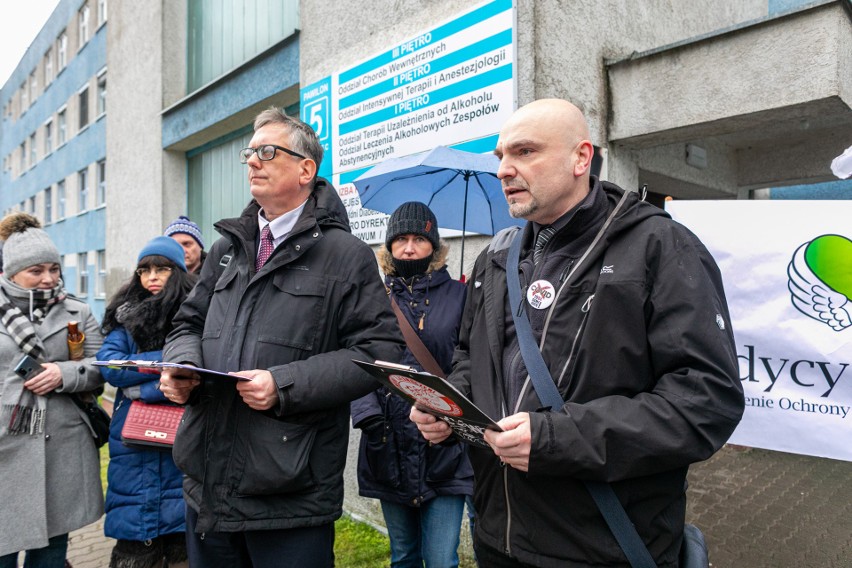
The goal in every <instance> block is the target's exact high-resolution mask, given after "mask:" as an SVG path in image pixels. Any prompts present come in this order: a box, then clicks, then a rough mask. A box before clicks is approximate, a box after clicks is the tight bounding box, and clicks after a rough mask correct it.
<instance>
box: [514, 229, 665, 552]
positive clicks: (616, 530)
mask: <svg viewBox="0 0 852 568" xmlns="http://www.w3.org/2000/svg"><path fill="white" fill-rule="evenodd" d="M522 235H523V231H518V233H517V234H516V235H515V239H514V240H513V241H512V244H511V246H510V247H509V257H508V260H507V262H506V283H507V285H508V288H509V308H510V309H511V310H512V319H513V320H514V322H515V333H516V335H517V336H518V344H519V346H520V348H521V356H522V357H523V359H524V363H525V364H526V366H527V372H528V373H529V375H530V379H531V380H532V384H533V387H534V388H535V392H536V394H537V395H538V398H539V400H540V401H541V402H542V404H544V405H545V406H549V407H550V409H551V410H552V411H554V412H556V411H559V410H560V409H561V408H562V406H563V405H564V404H565V401H564V400H562V396H561V395H560V394H559V390H558V389H557V388H556V385H555V384H554V382H553V378H552V377H551V376H550V371H549V370H548V369H547V365H546V364H545V362H544V359H543V358H542V356H541V351H539V349H538V346H536V344H535V336H533V332H532V326H530V321H529V319H527V313H526V310H524V306H523V304H522V299H521V282H520V278H519V277H518V263H519V261H520V255H521V239H522V238H523V237H522ZM583 483H584V484H585V485H586V489H587V490H588V491H589V493H590V494H591V496H592V499H594V501H595V504H596V505H597V506H598V509H600V511H601V514H602V515H603V518H604V520H605V521H606V524H607V526H609V530H610V531H612V534H613V535H614V536H615V539H616V540H617V541H618V544H619V546H621V549H622V550H623V551H624V554H625V556H627V559H628V561H629V562H630V565H631V566H632V567H633V568H656V567H657V565H656V563H655V562H654V559H653V557H651V553H650V552H648V548H647V547H646V546H645V543H643V542H642V539H641V537H640V536H639V533H638V532H636V527H634V526H633V523H632V522H630V518H629V517H628V516H627V512H626V511H625V510H624V507H623V506H622V505H621V503H620V502H619V500H618V497H617V496H616V495H615V491H613V490H612V486H611V485H610V484H609V483H603V482H600V481H584V482H583Z"/></svg>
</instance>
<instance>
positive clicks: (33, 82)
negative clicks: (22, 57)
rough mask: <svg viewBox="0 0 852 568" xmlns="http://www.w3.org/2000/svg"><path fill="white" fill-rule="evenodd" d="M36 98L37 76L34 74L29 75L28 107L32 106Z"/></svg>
mask: <svg viewBox="0 0 852 568" xmlns="http://www.w3.org/2000/svg"><path fill="white" fill-rule="evenodd" d="M37 98H38V76H37V75H36V72H35V71H33V72H32V73H30V106H32V105H33V104H34V103H35V101H36V99H37Z"/></svg>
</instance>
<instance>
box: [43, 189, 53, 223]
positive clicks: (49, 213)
mask: <svg viewBox="0 0 852 568" xmlns="http://www.w3.org/2000/svg"><path fill="white" fill-rule="evenodd" d="M44 223H45V224H50V223H53V187H51V186H47V187H46V188H44Z"/></svg>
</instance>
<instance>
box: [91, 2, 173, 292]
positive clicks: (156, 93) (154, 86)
mask: <svg viewBox="0 0 852 568" xmlns="http://www.w3.org/2000/svg"><path fill="white" fill-rule="evenodd" d="M164 41H165V38H164V37H163V3H162V2H159V1H152V2H112V3H110V5H109V26H108V29H107V46H108V47H107V68H108V69H115V70H118V69H120V70H121V71H120V72H118V71H116V72H115V73H110V74H109V103H108V105H109V112H108V117H107V125H106V155H107V168H108V174H107V179H108V180H109V182H108V184H107V208H108V214H107V221H106V234H107V246H106V250H107V295H108V296H109V295H111V294H112V293H113V292H115V290H116V289H117V288H118V286H120V285H121V283H123V282H124V281H125V280H126V279H127V278H128V277H129V276H130V273H131V270H132V269H133V268H134V267H135V263H136V256H137V254H138V252H139V249H140V248H141V247H142V246H143V245H144V244H145V242H147V241H148V240H149V239H150V238H152V237H154V236H156V235H159V234H161V233H162V230H163V211H164V208H165V206H166V203H167V202H168V199H167V198H166V196H164V191H163V174H164V171H163V151H162V144H161V129H160V111H161V110H162V109H163V106H162V105H163V83H164V80H165V78H164V76H163V45H164ZM141 53H144V54H145V57H140V55H139V54H141Z"/></svg>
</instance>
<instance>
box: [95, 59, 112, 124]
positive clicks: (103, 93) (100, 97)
mask: <svg viewBox="0 0 852 568" xmlns="http://www.w3.org/2000/svg"><path fill="white" fill-rule="evenodd" d="M108 88H109V85H107V77H106V67H104V68H103V69H101V71H100V72H99V73H98V80H97V87H96V90H95V93H96V95H95V97H96V99H97V101H96V105H95V106H97V111H96V112H97V114H96V119H95V120H97V119H98V118H100V117H101V116H103V115H104V114H105V113H106V104H107V101H106V97H107V89H108Z"/></svg>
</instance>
